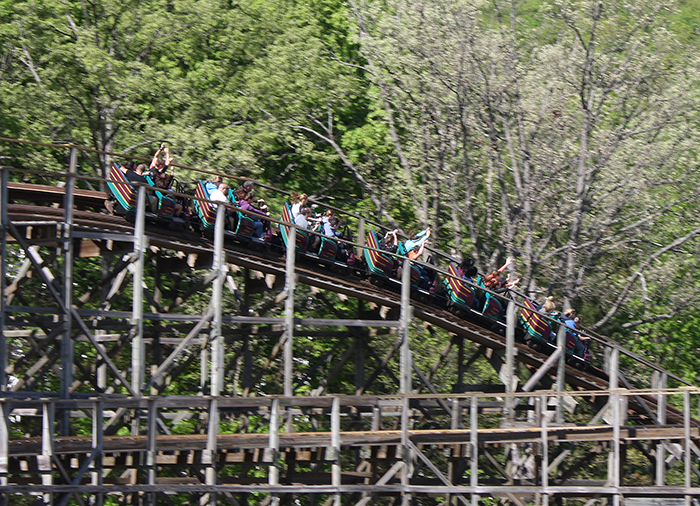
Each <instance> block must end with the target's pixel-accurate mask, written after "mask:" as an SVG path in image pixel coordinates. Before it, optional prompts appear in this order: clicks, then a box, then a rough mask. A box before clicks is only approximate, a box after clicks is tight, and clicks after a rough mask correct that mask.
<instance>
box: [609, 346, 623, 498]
mask: <svg viewBox="0 0 700 506" xmlns="http://www.w3.org/2000/svg"><path fill="white" fill-rule="evenodd" d="M619 367H620V350H619V349H618V348H617V347H614V348H613V349H612V351H611V353H610V390H611V396H610V402H611V407H612V418H613V442H612V444H613V453H612V458H611V459H610V466H609V469H608V476H609V480H610V484H611V486H612V487H613V488H615V490H616V492H615V495H614V496H613V505H614V506H619V505H620V503H621V499H622V498H621V496H620V493H619V487H620V460H621V459H620V424H621V413H620V407H621V406H620V403H621V401H622V399H621V397H620V392H619V390H618V374H619Z"/></svg>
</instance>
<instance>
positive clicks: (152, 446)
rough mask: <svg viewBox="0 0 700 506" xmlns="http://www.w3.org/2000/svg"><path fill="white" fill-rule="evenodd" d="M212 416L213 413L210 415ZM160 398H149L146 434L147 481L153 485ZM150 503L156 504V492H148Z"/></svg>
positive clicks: (154, 480) (154, 482) (154, 481)
mask: <svg viewBox="0 0 700 506" xmlns="http://www.w3.org/2000/svg"><path fill="white" fill-rule="evenodd" d="M209 416H211V414H210V415H209ZM157 420H158V399H157V398H151V399H148V432H147V434H146V437H147V440H146V473H147V483H148V484H149V485H151V486H153V485H155V484H156V452H157V451H158V449H157V448H156V435H157V434H158V425H157V424H156V421H157ZM147 497H148V504H150V505H153V506H155V505H156V504H157V502H156V493H155V492H149V493H148V494H147Z"/></svg>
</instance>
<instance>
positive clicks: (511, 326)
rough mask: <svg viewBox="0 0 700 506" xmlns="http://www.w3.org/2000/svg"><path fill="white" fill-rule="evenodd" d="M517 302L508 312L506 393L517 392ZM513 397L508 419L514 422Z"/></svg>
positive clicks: (510, 303)
mask: <svg viewBox="0 0 700 506" xmlns="http://www.w3.org/2000/svg"><path fill="white" fill-rule="evenodd" d="M516 353H517V350H516V349H515V302H513V301H510V302H509V303H508V308H507V310H506V364H505V367H506V370H505V383H506V393H513V392H514V391H515V384H514V383H515V354H516ZM513 401H514V398H513V397H506V419H507V420H508V421H511V422H512V421H513V418H514V409H513V408H514V406H513Z"/></svg>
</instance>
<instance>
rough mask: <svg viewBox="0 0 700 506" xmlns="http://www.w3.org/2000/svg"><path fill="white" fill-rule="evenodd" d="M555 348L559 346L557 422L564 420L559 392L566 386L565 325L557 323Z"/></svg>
mask: <svg viewBox="0 0 700 506" xmlns="http://www.w3.org/2000/svg"><path fill="white" fill-rule="evenodd" d="M557 348H559V362H558V363H557V387H556V388H557V393H558V394H560V395H559V397H557V406H556V420H557V423H563V422H564V411H563V409H562V405H563V403H562V398H561V393H562V392H563V391H564V389H565V388H566V326H565V325H564V324H563V323H561V324H559V330H558V331H557Z"/></svg>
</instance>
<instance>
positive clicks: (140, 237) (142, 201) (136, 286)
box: [131, 186, 147, 434]
mask: <svg viewBox="0 0 700 506" xmlns="http://www.w3.org/2000/svg"><path fill="white" fill-rule="evenodd" d="M145 231H146V189H145V188H144V187H143V186H139V191H138V202H137V204H136V223H135V224H134V255H135V256H136V259H135V261H134V263H133V266H134V270H133V275H132V276H133V299H132V309H131V334H132V335H131V339H132V341H131V343H132V344H131V388H132V389H133V391H134V392H136V394H137V395H139V396H140V395H141V388H142V386H143V380H144V375H145V360H144V354H145V346H144V343H143V264H144V252H145V250H146V247H147V245H146V235H145ZM136 433H137V432H136ZM136 433H135V434H136Z"/></svg>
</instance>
